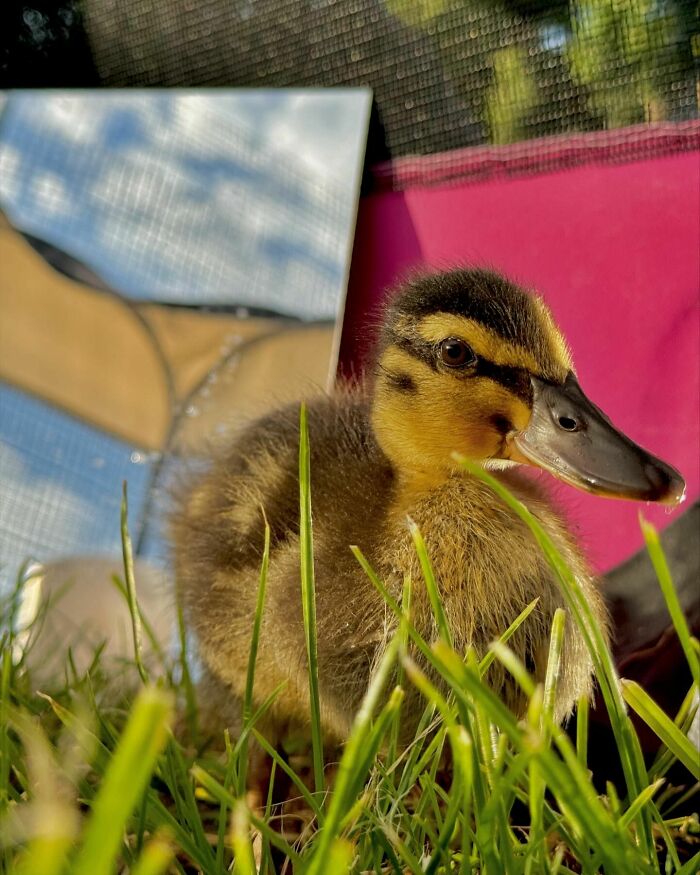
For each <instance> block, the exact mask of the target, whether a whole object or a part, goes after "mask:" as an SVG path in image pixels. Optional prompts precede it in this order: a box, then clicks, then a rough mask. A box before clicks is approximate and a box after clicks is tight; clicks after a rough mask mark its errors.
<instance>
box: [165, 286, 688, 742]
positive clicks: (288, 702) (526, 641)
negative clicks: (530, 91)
mask: <svg viewBox="0 0 700 875" xmlns="http://www.w3.org/2000/svg"><path fill="white" fill-rule="evenodd" d="M298 415H299V414H298V407H297V406H296V405H295V406H292V407H287V408H285V409H281V410H279V411H277V412H274V413H272V414H270V415H268V416H266V417H264V418H262V419H260V420H259V421H257V422H255V423H253V424H252V425H250V426H248V427H247V428H245V429H244V430H243V431H242V433H241V434H240V435H239V436H238V437H237V438H236V440H235V441H234V442H233V444H232V445H231V446H230V447H228V448H227V449H226V450H225V451H224V452H223V453H221V454H220V455H219V456H218V457H217V458H216V459H214V460H213V461H212V464H211V467H210V469H209V470H208V472H207V473H206V474H205V475H204V476H200V477H199V479H197V480H196V481H195V482H194V483H193V484H192V485H191V486H190V487H189V488H188V490H187V491H186V493H185V494H184V497H183V499H182V501H181V503H180V505H179V507H178V509H177V511H176V513H175V515H174V517H173V525H172V535H173V545H174V559H175V570H176V576H177V579H178V583H179V586H180V588H181V592H182V594H183V599H184V605H185V611H186V617H187V619H188V621H189V623H190V624H191V627H192V628H193V629H194V630H195V631H196V635H197V637H198V641H199V649H200V653H201V657H202V661H203V664H204V666H205V673H206V677H205V680H204V681H203V684H204V686H205V687H207V688H208V690H209V700H210V703H212V704H213V706H214V709H215V711H216V713H217V717H218V719H219V720H220V721H221V722H222V723H223V722H226V723H227V724H228V725H229V726H230V727H231V728H232V729H233V731H236V728H237V727H239V726H240V716H241V715H240V702H241V701H242V697H243V693H244V688H245V681H246V671H247V664H248V653H249V647H250V643H251V629H252V623H253V616H254V613H255V604H256V596H257V587H258V574H259V566H260V561H261V555H262V548H263V525H264V524H263V515H262V512H261V508H262V509H264V512H265V515H266V518H267V520H268V523H269V526H270V532H271V550H270V567H269V576H268V582H267V596H266V604H265V611H264V615H263V619H262V629H261V636H260V642H259V650H258V656H257V667H256V675H255V700H256V702H258V703H260V702H262V701H263V700H264V699H265V698H266V697H267V696H268V695H269V694H270V693H272V691H273V690H275V689H276V688H277V687H278V686H279V684H280V683H284V687H283V689H282V691H281V692H280V693H279V695H278V697H277V698H276V700H275V702H274V704H273V706H272V708H271V710H270V711H269V712H268V715H267V724H266V726H265V727H264V731H265V732H266V733H267V734H268V737H269V738H270V740H271V741H273V742H275V741H279V740H281V739H282V738H283V737H284V736H285V735H286V734H287V733H294V732H296V733H298V732H299V731H304V729H305V728H306V727H308V719H309V718H308V715H309V690H308V680H307V658H306V645H305V638H304V630H303V623H302V605H301V596H300V581H299V502H298V474H297V471H298V467H297V465H298V463H297V460H298V446H299V429H298ZM308 422H309V434H310V444H311V493H312V501H313V516H314V547H315V575H316V612H317V634H318V670H319V686H320V700H321V723H322V727H323V731H324V736H325V739H326V741H327V742H328V743H329V744H331V743H333V742H338V743H342V741H343V740H344V739H345V738H346V737H347V734H348V732H349V729H350V726H351V723H352V720H353V717H354V715H355V713H356V711H357V709H358V706H359V704H360V702H361V700H362V697H363V695H364V693H365V691H366V689H367V686H368V684H369V681H370V678H371V675H372V670H373V666H375V664H376V662H377V660H378V657H380V656H381V653H382V652H383V649H384V648H385V646H386V644H387V642H388V640H389V639H390V637H391V635H392V633H393V631H394V629H395V624H396V620H395V618H394V617H393V615H392V614H391V612H389V611H388V610H387V607H386V605H385V603H384V601H383V600H382V598H381V597H380V596H379V595H378V593H377V592H376V590H375V588H374V586H373V585H372V584H371V582H370V581H369V580H368V579H367V577H366V576H365V574H364V573H363V571H362V570H361V568H360V567H359V566H358V564H357V562H356V560H355V558H354V557H353V556H352V555H351V552H350V549H349V545H352V544H356V545H358V546H359V547H360V548H361V550H362V551H363V553H364V554H365V556H366V557H367V558H368V559H369V561H370V563H371V564H372V565H373V567H374V568H375V569H376V571H377V573H378V574H379V575H380V577H381V578H382V579H383V580H384V581H385V583H386V585H387V587H388V588H389V590H390V591H391V592H392V594H393V595H394V597H399V596H400V592H401V589H402V584H403V580H404V576H405V575H408V576H410V578H411V580H412V581H413V601H412V620H413V622H414V624H415V625H416V627H417V629H418V631H419V632H420V633H421V634H422V635H423V636H424V637H425V638H426V639H428V640H433V639H434V638H435V637H436V636H437V629H436V628H435V626H434V620H433V615H432V612H431V610H430V605H429V600H428V596H427V592H426V590H425V587H424V585H423V579H422V575H421V571H420V565H419V562H418V559H417V556H416V553H415V550H414V546H413V541H412V537H411V534H410V531H409V527H408V525H407V517H410V518H411V519H412V520H414V521H415V523H416V524H417V525H418V527H419V529H420V530H421V532H422V535H423V537H424V540H425V542H426V545H427V548H428V552H429V555H430V556H431V558H432V562H433V565H434V570H435V573H436V578H437V581H438V586H439V589H440V593H441V597H442V601H443V605H444V610H445V614H446V616H447V618H448V621H449V624H450V627H451V631H452V635H453V638H454V644H455V647H456V648H457V649H458V650H459V651H463V650H464V649H465V648H466V647H468V646H470V645H471V646H473V647H475V648H476V650H477V652H481V653H483V652H484V650H485V649H486V648H487V646H488V644H489V643H490V642H491V641H492V640H493V639H494V638H496V637H498V635H500V634H501V633H502V632H503V631H504V630H505V629H506V628H507V627H508V625H509V624H510V623H511V622H512V621H513V619H514V618H515V617H516V616H517V614H518V613H519V612H520V611H522V610H523V608H524V607H525V606H526V605H527V604H528V603H529V602H530V601H532V600H533V599H535V598H536V597H537V598H538V599H539V601H538V603H537V607H536V609H535V611H534V612H533V614H531V616H530V617H529V618H528V620H527V622H526V623H525V624H523V626H522V627H521V628H520V629H519V630H518V632H517V633H516V635H515V636H514V637H513V638H512V639H511V642H510V644H511V646H512V647H513V648H514V649H515V651H516V653H517V654H518V655H519V656H520V658H521V659H522V660H523V661H524V663H525V664H526V665H527V666H528V667H529V668H530V670H531V671H532V672H533V674H534V675H535V677H536V678H538V679H542V678H543V675H544V671H545V665H546V658H547V651H548V639H549V632H550V628H551V621H552V617H553V615H554V612H555V610H556V609H557V608H558V607H560V606H562V605H563V601H562V597H561V595H560V592H559V589H558V587H557V584H556V582H555V579H554V575H553V572H552V570H551V568H550V567H549V565H548V563H547V561H546V559H545V557H544V555H543V554H542V552H541V551H540V549H539V548H538V546H537V545H536V542H535V541H534V539H533V537H532V536H531V533H530V531H529V530H528V529H527V528H526V526H525V525H524V524H523V523H522V521H521V520H520V519H519V518H518V517H517V516H516V515H515V514H514V513H513V512H512V511H511V510H510V509H509V508H508V507H507V506H506V505H505V504H504V503H503V502H502V501H501V500H500V499H499V498H498V497H497V496H496V495H495V494H494V493H493V492H492V491H491V490H490V489H489V488H488V487H487V486H486V485H484V483H483V482H481V480H478V479H476V478H475V477H473V476H470V475H468V474H466V473H465V472H464V471H463V470H461V469H458V468H457V464H456V462H455V460H454V456H453V453H454V451H457V452H458V453H460V454H462V455H463V456H465V457H467V458H469V459H471V460H473V461H474V462H476V463H480V464H482V465H483V466H485V467H486V468H489V469H491V470H492V471H494V472H495V476H497V477H498V478H500V479H501V480H502V481H503V482H504V483H505V484H506V486H507V487H508V489H510V490H511V492H512V493H514V494H515V495H516V496H517V497H518V498H519V499H520V500H521V501H523V502H524V503H525V504H526V506H527V507H528V508H529V509H530V510H531V511H532V513H534V514H535V516H536V517H537V518H538V519H539V521H540V523H541V524H542V526H543V527H544V529H545V530H546V531H547V533H548V534H549V535H550V537H551V538H552V539H553V540H554V542H555V544H556V545H557V547H558V548H559V550H560V551H561V553H562V554H563V556H564V558H565V559H566V561H567V563H568V565H569V567H570V568H571V569H572V570H573V571H574V572H575V574H576V577H577V579H578V582H579V584H580V586H581V588H582V589H583V591H584V593H585V595H586V598H587V600H588V603H589V605H590V606H591V609H592V611H593V613H594V615H595V617H596V618H597V620H598V622H599V623H600V624H601V626H602V627H603V628H607V614H606V609H605V605H604V601H603V598H602V596H601V593H600V591H599V589H598V586H597V583H596V580H595V579H594V577H593V575H592V573H591V571H590V569H589V568H588V566H587V564H586V561H585V559H584V557H583V555H582V553H581V550H580V549H579V548H578V547H577V546H576V544H575V542H574V539H573V537H572V535H571V533H570V532H569V531H568V530H567V527H566V525H565V523H564V522H563V521H562V519H561V518H560V516H559V514H558V513H557V512H556V510H555V509H554V507H553V506H552V504H551V502H550V500H549V499H548V498H547V495H546V492H545V490H544V489H543V487H542V485H541V484H539V483H536V482H534V481H533V479H532V478H530V477H527V476H525V475H524V473H523V466H524V465H534V466H537V467H540V468H545V469H547V470H548V471H550V472H551V473H553V474H554V475H555V476H557V477H559V478H561V479H562V480H564V481H566V482H567V483H570V484H573V485H574V486H577V487H580V488H582V489H584V490H588V491H591V492H596V493H598V494H601V495H609V496H617V497H624V498H633V499H643V500H646V501H661V502H668V503H675V502H677V501H679V500H680V499H681V497H682V495H683V490H684V483H683V480H682V478H681V477H680V475H679V474H678V472H677V471H675V470H674V469H673V468H671V467H670V466H669V465H667V464H665V463H664V462H662V461H660V460H659V459H656V458H655V457H653V456H651V455H650V454H649V453H647V452H646V451H645V450H643V449H641V448H640V447H639V446H637V445H636V444H634V443H633V442H632V441H631V440H630V439H629V438H627V437H626V436H625V435H623V434H621V433H620V432H619V431H618V430H616V429H615V427H614V426H613V425H612V423H611V422H610V420H609V419H608V418H607V417H606V416H605V414H603V413H602V411H601V410H600V409H599V408H597V407H596V406H595V405H594V404H593V403H592V402H591V401H589V400H588V399H587V398H586V396H585V395H584V394H583V392H582V390H581V388H580V386H579V384H578V381H577V378H576V376H575V372H574V367H573V364H572V360H571V355H570V352H569V350H568V347H567V344H566V342H565V340H564V338H563V336H562V334H561V332H560V331H559V329H558V328H557V326H556V324H555V322H554V319H553V317H552V314H551V313H550V311H549V309H548V308H547V306H546V305H545V303H544V302H543V300H542V299H541V298H540V297H538V296H537V295H536V294H534V293H530V292H528V291H526V290H524V289H522V288H520V287H519V286H517V285H515V284H514V283H512V282H510V281H509V280H507V279H505V278H503V277H502V276H500V275H498V274H496V273H493V272H490V271H486V270H481V269H469V270H453V271H449V272H446V273H440V274H435V275H427V276H421V277H414V278H412V279H411V280H409V281H408V282H407V283H406V284H405V285H404V286H403V287H400V288H399V289H398V291H397V292H396V293H395V294H394V295H393V297H392V298H391V299H390V302H389V303H388V305H387V306H386V308H385V311H384V314H383V321H382V326H381V332H380V335H379V338H378V345H377V350H376V360H375V367H374V372H373V375H372V378H371V379H370V381H369V383H368V385H366V386H365V387H364V388H363V387H361V386H358V387H355V388H352V389H349V390H345V391H338V392H337V393H336V394H335V395H332V396H330V397H321V398H318V399H315V400H312V401H311V402H310V403H309V405H308ZM592 676H593V670H592V665H591V660H590V657H589V655H588V652H587V650H586V647H585V644H584V642H583V639H582V636H581V634H580V633H579V632H578V630H577V629H576V628H575V626H574V624H573V623H571V622H568V623H567V626H566V633H565V642H564V649H563V656H562V671H561V677H560V680H559V686H558V700H557V704H556V717H557V719H558V720H560V721H563V720H564V719H565V718H566V717H567V715H568V714H570V712H571V711H572V708H573V706H574V703H575V701H576V699H577V697H578V696H580V695H581V694H582V693H588V692H590V690H591V685H592ZM489 682H490V683H491V684H492V685H493V686H494V688H495V689H496V690H498V692H499V693H500V694H501V695H502V697H503V698H504V700H505V701H506V703H507V704H508V705H510V707H512V708H513V709H514V710H515V711H516V712H522V710H523V707H524V700H523V698H522V695H521V693H520V691H519V689H518V688H517V686H516V684H515V683H514V682H513V681H512V679H510V678H509V676H507V675H506V674H505V673H504V672H500V673H499V671H498V668H497V667H496V666H492V668H491V670H490V673H489ZM419 715H420V703H419V701H418V698H417V697H416V698H415V699H411V698H410V697H409V698H408V699H407V700H406V702H405V705H404V715H403V724H404V730H405V732H406V734H407V737H410V734H411V731H412V729H413V728H414V727H415V724H416V722H417V719H418V717H419Z"/></svg>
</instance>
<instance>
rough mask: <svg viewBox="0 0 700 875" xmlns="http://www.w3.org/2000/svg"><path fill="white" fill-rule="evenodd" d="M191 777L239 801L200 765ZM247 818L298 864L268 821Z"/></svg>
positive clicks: (230, 804)
mask: <svg viewBox="0 0 700 875" xmlns="http://www.w3.org/2000/svg"><path fill="white" fill-rule="evenodd" d="M192 777H193V778H194V779H195V780H196V781H197V782H198V783H199V784H201V785H202V787H204V789H205V790H206V791H207V792H208V793H210V794H211V795H212V796H213V797H214V798H215V799H216V800H218V801H219V802H225V803H226V804H227V805H228V807H229V808H231V809H233V808H234V807H235V805H236V803H237V802H238V801H239V800H238V799H236V797H235V796H234V795H233V794H232V793H229V792H228V790H227V789H226V788H225V787H222V785H221V784H220V783H219V782H218V781H217V780H216V779H215V778H213V777H212V776H211V775H210V774H209V772H207V771H206V770H205V769H203V768H202V767H201V766H198V765H194V766H192ZM248 818H249V820H250V822H251V824H252V825H253V826H254V827H255V829H257V830H258V831H259V832H260V833H262V835H263V836H264V837H265V838H266V839H267V841H268V842H269V843H270V844H271V845H274V847H276V848H277V849H278V850H280V851H282V853H283V854H285V855H286V856H287V857H289V859H290V860H291V861H292V863H294V864H295V865H297V864H299V863H300V861H301V857H300V856H299V854H298V853H297V852H296V851H295V850H294V848H293V847H292V846H291V845H290V844H288V843H287V842H286V841H285V840H284V839H283V838H282V836H281V835H280V834H279V833H278V832H277V831H276V830H275V829H273V828H272V827H271V826H270V825H269V823H267V822H266V821H265V820H263V819H262V818H259V817H256V815H255V814H253V813H252V812H251V811H248ZM71 875H72V873H71Z"/></svg>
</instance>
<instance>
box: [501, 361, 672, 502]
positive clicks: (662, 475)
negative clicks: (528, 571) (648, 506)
mask: <svg viewBox="0 0 700 875" xmlns="http://www.w3.org/2000/svg"><path fill="white" fill-rule="evenodd" d="M531 380H532V388H533V392H534V400H533V407H532V416H531V418H530V422H529V424H528V426H527V428H526V429H525V430H524V431H522V432H518V433H516V434H515V435H514V436H513V443H514V444H515V446H516V447H517V450H518V451H519V453H520V454H521V455H522V456H524V457H525V460H527V461H528V462H530V463H531V464H534V465H537V466H539V467H540V468H545V469H546V470H548V471H550V472H551V473H552V474H554V475H555V476H556V477H559V479H560V480H564V481H565V482H566V483H569V484H571V485H572V486H576V487H578V488H579V489H584V490H586V491H587V492H594V493H596V494H598V495H607V496H609V497H611V498H630V499H635V500H637V501H659V502H661V503H662V504H678V503H679V502H681V501H682V500H683V497H684V495H685V481H684V480H683V478H682V477H681V475H680V474H679V472H678V471H676V469H675V468H672V467H671V466H670V465H667V464H666V462H662V461H661V459H657V458H656V456H652V455H651V453H648V452H647V451H646V450H644V449H642V448H641V447H640V446H638V445H637V444H635V443H634V441H631V440H630V439H629V438H628V437H627V436H626V435H624V434H623V433H622V432H621V431H619V430H618V429H616V428H615V426H614V425H613V424H612V422H610V420H609V419H608V417H607V416H606V415H605V414H604V413H603V411H602V410H600V408H598V407H596V406H595V404H593V402H592V401H589V400H588V398H587V397H586V396H585V395H584V394H583V392H582V391H581V387H580V386H579V384H578V381H577V380H576V377H575V376H574V375H573V374H572V373H570V374H569V376H568V377H567V379H566V382H565V383H564V384H563V385H555V384H554V383H547V382H545V381H544V380H540V379H538V378H537V377H531Z"/></svg>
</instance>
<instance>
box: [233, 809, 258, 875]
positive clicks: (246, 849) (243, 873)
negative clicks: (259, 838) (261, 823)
mask: <svg viewBox="0 0 700 875" xmlns="http://www.w3.org/2000/svg"><path fill="white" fill-rule="evenodd" d="M231 844H232V845H233V858H234V867H233V871H234V872H235V873H236V875H257V869H256V867H255V858H254V856H253V843H252V842H251V840H250V815H249V812H248V806H247V805H246V804H245V802H244V801H243V800H242V799H238V800H236V804H235V805H234V806H233V817H232V820H231Z"/></svg>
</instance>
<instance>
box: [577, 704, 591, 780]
mask: <svg viewBox="0 0 700 875" xmlns="http://www.w3.org/2000/svg"><path fill="white" fill-rule="evenodd" d="M589 708H590V703H589V701H588V696H586V695H585V694H584V695H583V696H579V699H578V702H577V703H576V755H577V756H578V760H579V762H580V763H581V765H582V766H583V767H584V768H585V767H586V764H587V763H588V714H589Z"/></svg>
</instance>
